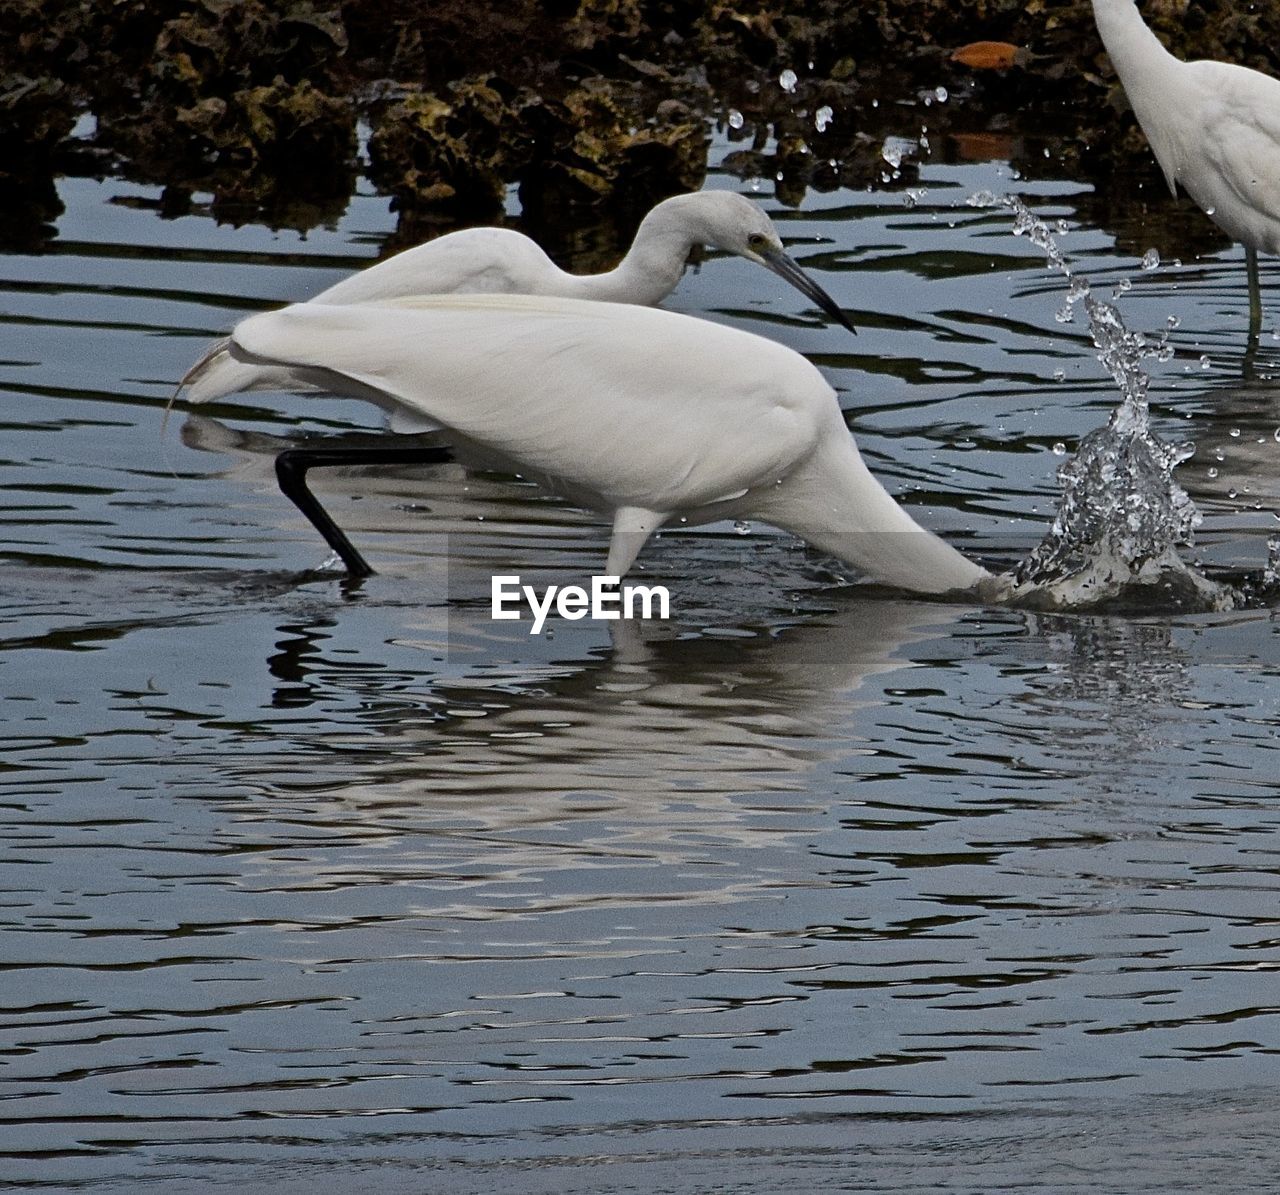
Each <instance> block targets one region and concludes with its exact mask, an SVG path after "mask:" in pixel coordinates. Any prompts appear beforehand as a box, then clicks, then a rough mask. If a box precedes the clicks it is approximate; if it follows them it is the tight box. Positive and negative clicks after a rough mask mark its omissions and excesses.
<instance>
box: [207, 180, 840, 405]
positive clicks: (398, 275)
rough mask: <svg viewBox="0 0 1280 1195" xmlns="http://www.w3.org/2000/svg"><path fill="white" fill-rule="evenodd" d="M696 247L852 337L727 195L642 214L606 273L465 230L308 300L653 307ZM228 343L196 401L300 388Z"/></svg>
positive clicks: (764, 223)
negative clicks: (441, 298) (813, 308)
mask: <svg viewBox="0 0 1280 1195" xmlns="http://www.w3.org/2000/svg"><path fill="white" fill-rule="evenodd" d="M698 245H712V246H714V247H715V248H717V249H722V250H724V251H725V252H726V253H734V254H736V255H737V256H739V257H745V258H746V259H747V260H748V261H752V262H755V263H756V264H757V265H762V266H765V267H766V268H767V269H770V270H772V271H773V272H774V273H775V274H777V275H779V276H780V277H782V278H785V279H786V280H787V281H788V282H789V283H791V285H792V286H794V287H795V288H796V289H797V290H799V291H800V292H801V294H803V295H805V297H806V298H808V299H810V300H812V301H813V302H814V303H815V304H816V305H817V306H818V307H820V308H821V309H822V310H823V311H824V312H826V313H827V315H829V316H830V317H831V318H832V319H834V320H836V321H837V322H838V323H840V324H842V325H843V326H844V327H846V328H848V329H849V330H850V331H853V325H852V324H850V323H849V320H848V318H847V317H846V316H845V314H844V312H843V311H841V310H840V307H839V305H838V304H837V303H836V301H835V300H834V299H833V298H832V297H831V296H830V295H829V294H827V292H826V291H825V290H823V289H822V287H820V286H819V285H818V284H817V283H816V282H814V281H813V279H812V278H810V277H809V275H808V274H806V273H805V272H804V270H803V269H801V268H800V266H799V265H798V264H797V263H796V262H795V261H794V260H793V259H792V258H791V257H790V256H788V254H787V253H786V251H785V250H784V249H783V246H782V238H781V237H779V235H778V230H777V229H776V228H775V227H774V225H773V221H772V220H770V219H769V217H768V216H767V215H766V214H765V213H764V211H763V210H762V209H761V208H760V206H759V205H758V204H756V203H753V202H752V201H751V200H750V199H748V198H747V197H746V196H745V195H739V194H737V193H736V192H733V191H697V192H693V193H691V194H688V195H674V196H672V197H671V198H670V199H664V200H663V201H662V202H661V203H659V204H658V205H657V206H656V207H654V208H653V209H652V210H651V211H650V212H649V214H648V215H646V216H645V218H644V220H643V221H642V222H641V224H640V228H639V229H638V230H637V232H636V235H635V239H634V240H633V241H632V243H631V248H630V249H629V250H628V251H627V254H626V256H625V257H623V259H622V261H621V262H619V263H618V265H617V267H616V268H615V269H612V270H609V271H608V272H606V273H603V274H570V273H568V272H566V271H565V270H562V269H560V267H559V266H557V265H556V264H555V262H553V261H552V260H551V258H549V257H548V256H547V255H546V253H545V252H543V250H542V249H541V248H540V247H539V246H538V244H537V243H536V242H534V241H532V240H530V239H529V238H528V237H527V236H525V235H524V234H523V233H519V232H516V231H515V230H514V229H510V228H465V229H461V230H460V231H458V232H451V233H448V234H446V235H445V236H442V237H438V238H437V239H435V240H433V241H427V242H426V243H425V244H422V245H417V246H415V247H414V248H412V249H406V250H404V251H403V252H402V253H397V254H396V255H395V256H393V257H389V258H387V260H386V261H382V262H378V263H377V264H376V265H372V266H369V267H368V268H367V269H365V270H361V271H360V272H358V273H356V274H352V275H351V276H350V277H349V278H344V279H343V280H342V281H341V282H338V283H336V284H335V285H333V286H331V287H329V288H328V289H327V290H324V291H322V292H321V293H320V294H318V295H316V296H315V297H314V298H313V299H311V300H310V301H311V302H312V303H324V304H334V305H337V304H343V305H347V304H352V303H376V302H380V301H382V300H385V299H396V298H403V297H406V296H409V295H442V294H520V295H550V296H555V297H559V298H567V299H595V300H597V301H600V302H606V303H636V304H641V305H645V306H649V305H653V304H656V303H660V302H661V301H662V300H663V299H665V298H666V297H667V295H669V294H670V293H671V292H672V291H673V290H674V289H675V287H676V284H677V283H678V282H679V281H680V276H681V274H682V273H683V272H684V268H685V265H686V264H687V263H688V260H689V254H690V252H691V251H692V250H693V248H694V247H695V246H698ZM226 347H227V341H226V340H221V341H219V342H218V343H217V344H215V345H214V346H213V347H212V348H211V349H210V350H209V352H208V353H206V354H205V356H204V357H203V358H202V359H201V360H200V361H198V362H197V363H196V364H195V365H194V366H193V367H192V368H191V370H190V371H189V372H188V374H187V376H186V378H185V379H184V382H185V383H186V384H187V385H188V386H190V387H191V390H192V393H191V395H190V397H191V398H192V399H193V400H194V401H197V402H199V401H201V400H202V398H203V397H204V392H205V390H206V389H207V390H209V391H210V392H212V391H215V390H216V391H221V392H224V393H226V392H228V387H229V388H230V390H232V391H235V390H250V389H256V390H261V389H289V388H290V387H292V386H296V385H297V379H296V378H292V377H290V376H289V375H288V373H287V372H286V373H283V374H282V373H281V372H280V371H278V370H260V369H255V368H253V367H251V366H245V365H240V366H237V365H236V364H235V363H233V362H232V361H231V360H230V358H229V356H228V354H227V352H226ZM224 373H225V376H222V375H224Z"/></svg>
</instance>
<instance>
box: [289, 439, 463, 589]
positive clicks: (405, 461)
mask: <svg viewBox="0 0 1280 1195" xmlns="http://www.w3.org/2000/svg"><path fill="white" fill-rule="evenodd" d="M451 460H453V452H452V451H451V450H450V449H449V448H448V447H447V446H446V445H443V444H441V445H436V446H433V447H429V448H428V447H424V446H422V445H419V446H417V447H413V448H410V447H403V448H401V447H392V446H390V445H388V446H387V447H367V448H286V449H285V450H284V451H283V452H282V453H280V455H279V456H277V457H276V478H277V480H278V481H279V482H280V492H281V493H282V494H284V496H285V497H286V498H288V499H289V501H290V502H292V503H293V504H294V506H296V507H297V508H298V509H299V510H300V511H302V513H303V514H304V515H306V516H307V518H308V520H310V522H311V525H312V526H313V527H314V528H315V529H316V530H317V531H318V532H320V534H321V535H323V536H324V538H325V542H326V543H327V544H328V545H329V547H331V548H332V549H333V550H334V551H335V552H337V553H338V555H339V556H340V557H341V558H342V563H343V564H345V565H346V566H347V572H349V573H350V574H351V575H352V576H353V577H367V576H369V575H370V574H371V573H372V572H373V569H372V568H370V567H369V562H368V561H367V560H365V558H364V557H363V556H361V555H360V553H359V552H358V551H356V548H355V546H354V545H353V544H352V542H351V541H350V540H349V539H348V538H347V537H346V535H345V534H343V532H342V529H341V528H340V527H339V526H338V524H337V523H335V522H334V521H333V519H331V518H330V517H329V513H328V511H326V510H325V508H324V507H323V506H321V505H320V502H319V499H317V498H316V496H315V495H314V494H313V493H312V492H311V491H310V490H309V489H307V470H308V469H332V468H337V467H339V466H341V465H439V464H444V463H445V462H446V461H451Z"/></svg>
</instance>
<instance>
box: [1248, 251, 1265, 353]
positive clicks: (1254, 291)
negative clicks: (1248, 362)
mask: <svg viewBox="0 0 1280 1195" xmlns="http://www.w3.org/2000/svg"><path fill="white" fill-rule="evenodd" d="M1244 263H1245V268H1246V271H1247V273H1248V277H1249V340H1250V341H1251V342H1252V341H1256V340H1257V339H1258V333H1259V332H1261V331H1262V280H1261V278H1260V277H1259V274H1258V251H1257V250H1256V249H1251V248H1250V247H1249V246H1248V245H1246V246H1245V248H1244Z"/></svg>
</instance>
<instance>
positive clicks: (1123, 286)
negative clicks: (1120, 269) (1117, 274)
mask: <svg viewBox="0 0 1280 1195" xmlns="http://www.w3.org/2000/svg"><path fill="white" fill-rule="evenodd" d="M1131 290H1133V283H1132V282H1130V281H1129V279H1128V278H1121V279H1120V281H1119V282H1117V283H1116V294H1118V295H1123V294H1127V293H1128V292H1129V291H1131Z"/></svg>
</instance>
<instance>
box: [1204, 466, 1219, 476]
mask: <svg viewBox="0 0 1280 1195" xmlns="http://www.w3.org/2000/svg"><path fill="white" fill-rule="evenodd" d="M1205 475H1206V476H1207V477H1209V478H1211V479H1212V478H1214V477H1217V476H1218V469H1217V466H1215V465H1210V466H1209V467H1208V468H1207V469H1206V470H1205Z"/></svg>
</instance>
